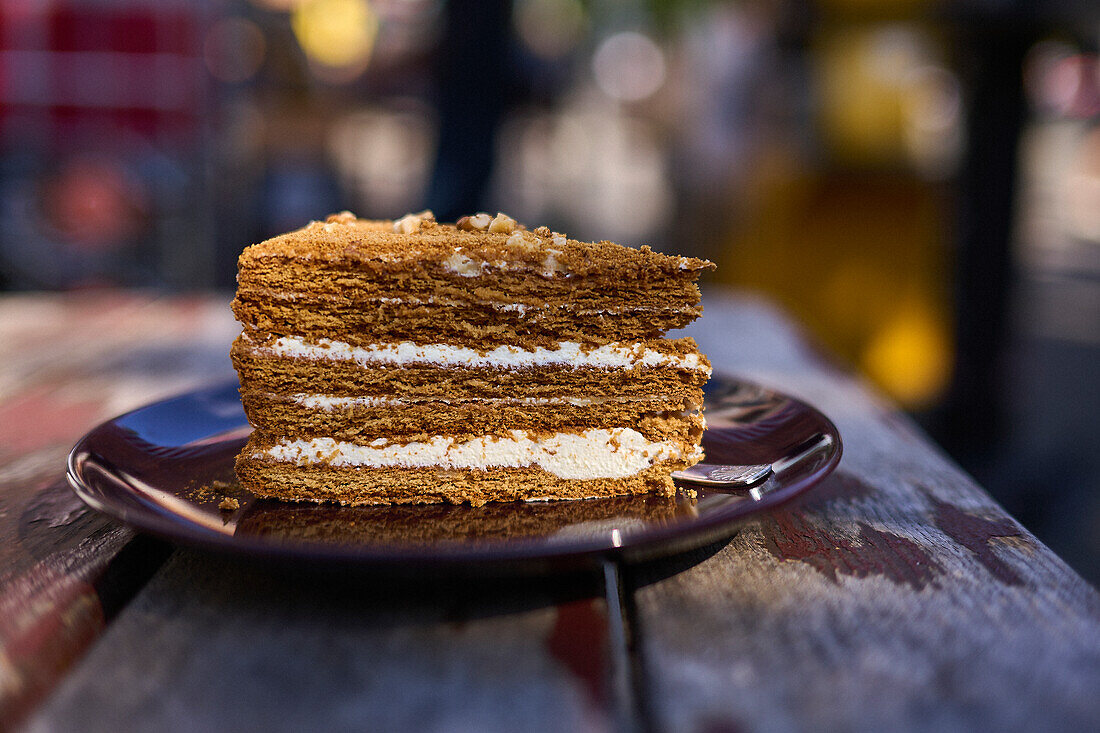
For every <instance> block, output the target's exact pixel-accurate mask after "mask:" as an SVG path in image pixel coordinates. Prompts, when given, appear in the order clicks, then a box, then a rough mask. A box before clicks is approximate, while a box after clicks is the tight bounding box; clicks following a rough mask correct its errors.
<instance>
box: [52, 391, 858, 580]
mask: <svg viewBox="0 0 1100 733" xmlns="http://www.w3.org/2000/svg"><path fill="white" fill-rule="evenodd" d="M706 415H707V425H708V427H707V432H706V434H705V435H704V438H703V449H704V451H705V453H706V459H705V460H706V461H707V462H708V463H719V464H771V466H772V469H773V472H772V474H771V475H770V476H769V478H768V479H767V480H766V481H764V482H763V483H759V484H756V485H755V486H753V487H751V488H747V489H734V490H718V489H714V488H703V487H688V485H686V484H685V485H683V486H682V487H680V489H679V490H678V492H677V495H676V497H675V498H671V499H664V498H661V497H656V496H642V497H617V498H611V499H587V500H578V501H560V502H530V503H522V502H521V503H502V504H488V505H486V506H483V507H476V508H475V507H469V506H451V505H428V506H387V507H340V506H325V505H306V504H292V503H283V502H277V501H271V500H259V499H255V498H254V497H253V496H252V495H251V494H249V493H247V492H245V491H244V490H242V489H241V488H240V487H239V486H237V485H236V482H235V478H234V474H233V461H234V458H235V457H236V454H237V453H238V452H239V451H240V449H241V447H242V446H243V445H244V442H245V440H246V439H247V437H248V434H249V432H250V431H251V429H250V428H249V426H248V423H247V421H246V420H245V416H244V412H243V410H242V408H241V403H240V398H239V395H238V393H237V384H236V382H229V383H225V384H221V385H217V386H213V387H210V388H207V389H202V390H199V391H195V392H190V393H188V394H184V395H181V396H179V397H175V398H172V399H168V400H164V401H162V402H157V403H154V404H151V405H148V406H146V407H142V408H140V409H138V410H135V411H133V412H130V413H127V414H125V415H122V416H120V417H117V418H115V419H114V420H110V421H108V422H105V423H103V424H102V425H100V426H99V427H97V428H95V429H94V430H92V431H91V432H90V433H88V434H87V435H86V436H84V438H83V439H81V441H80V442H79V443H78V444H77V445H76V447H75V448H73V450H72V453H70V454H69V466H68V479H69V483H70V484H71V485H72V487H73V489H74V491H76V493H77V495H78V496H79V497H80V498H81V499H83V500H84V501H85V502H86V503H87V504H88V505H89V506H91V507H92V508H94V509H97V510H99V511H101V512H103V513H105V514H108V515H110V516H112V517H114V518H115V519H118V520H119V521H121V522H123V523H125V524H128V525H130V526H132V527H134V528H135V529H138V530H142V531H145V532H149V533H151V534H154V535H159V536H161V537H164V538H167V539H169V540H172V541H175V542H179V543H182V544H187V545H191V546H197V547H202V548H207V549H212V550H219V551H225V552H232V553H238V554H243V555H246V556H249V557H253V558H258V559H262V560H271V561H276V562H280V563H287V562H290V563H305V564H315V563H316V564H322V565H333V564H337V565H340V564H343V565H356V566H364V567H369V568H372V569H376V570H380V571H395V572H398V573H404V572H421V571H425V570H427V571H431V570H441V571H444V572H451V571H456V570H466V571H473V572H499V571H504V572H509V571H512V570H519V571H522V572H527V571H536V572H537V571H540V570H555V571H557V570H568V569H587V568H595V567H599V566H600V565H601V563H602V562H603V561H605V560H607V559H608V558H610V557H614V558H621V559H623V560H626V561H629V562H635V561H641V560H648V559H653V558H655V557H658V556H661V555H665V554H671V553H675V552H680V551H684V550H688V549H692V548H696V547H701V546H703V545H705V544H708V543H710V542H713V541H715V540H718V539H721V538H723V537H728V536H730V535H732V534H733V533H734V532H735V530H736V527H737V525H738V523H740V522H742V521H744V520H745V519H746V518H748V517H750V516H752V515H754V514H756V513H758V512H760V511H763V510H765V509H768V508H770V507H773V506H776V505H777V504H779V503H781V502H784V501H787V500H789V499H791V498H793V497H794V496H796V495H798V494H800V493H802V492H804V491H806V490H807V489H809V488H810V487H812V486H813V485H814V484H816V483H817V482H819V481H820V480H821V479H823V478H824V477H825V476H826V475H828V474H829V472H830V471H832V470H833V468H834V467H835V466H836V464H837V462H838V461H839V460H840V452H841V443H840V435H839V434H838V433H837V430H836V427H835V426H834V425H833V423H832V422H831V421H830V420H829V419H828V418H826V417H825V416H824V415H822V414H821V413H820V412H818V411H817V410H815V409H814V408H812V407H810V406H809V405H806V404H805V403H803V402H800V401H798V400H796V399H793V398H791V397H787V396H785V395H783V394H780V393H778V392H775V391H772V390H769V389H765V388H763V387H760V386H757V385H755V384H752V383H750V382H745V381H741V380H737V379H731V378H729V377H721V376H718V375H715V377H714V378H713V379H711V381H710V383H709V384H708V385H707V390H706ZM693 494H694V495H693Z"/></svg>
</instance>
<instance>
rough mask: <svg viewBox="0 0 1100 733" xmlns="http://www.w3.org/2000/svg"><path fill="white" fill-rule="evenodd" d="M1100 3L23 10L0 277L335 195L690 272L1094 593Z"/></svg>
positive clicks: (279, 3)
mask: <svg viewBox="0 0 1100 733" xmlns="http://www.w3.org/2000/svg"><path fill="white" fill-rule="evenodd" d="M1098 44H1100V8H1098V7H1097V4H1096V3H1095V2H1087V1H1085V2H1042V3H1039V2H1036V3H1026V2H1014V1H1012V0H966V1H964V0H958V1H955V2H929V1H927V0H816V1H814V2H810V1H808V0H745V1H743V2H716V1H708V0H681V1H679V2H676V1H671V0H670V1H668V2H660V1H659V0H648V1H638V0H635V1H628V0H617V1H612V0H603V1H600V2H597V1H595V0H589V1H587V2H582V1H581V0H514V1H513V0H509V1H505V0H485V1H481V2H475V1H473V0H459V1H453V2H443V1H442V0H226V1H224V2H207V1H205V0H4V2H3V3H2V4H0V130H2V134H0V289H3V290H32V289H34V290H42V289H48V290H71V289H86V288H103V287H112V286H139V287H151V288H159V289H165V290H185V289H208V288H212V287H213V288H224V289H226V290H228V289H229V288H231V287H232V286H233V279H234V275H235V260H236V257H237V254H238V253H239V251H240V250H241V248H242V247H243V246H244V245H246V244H249V243H251V242H255V241H259V240H261V239H263V238H265V237H267V236H270V235H273V234H276V233H280V232H283V231H286V230H289V229H292V228H297V227H299V226H301V225H303V224H305V223H306V222H308V221H309V220H311V219H316V218H321V217H323V216H324V215H325V214H327V213H329V212H333V211H339V210H341V209H351V210H352V211H355V212H356V213H357V214H359V215H360V216H366V217H377V218H394V217H398V216H400V215H402V214H404V213H405V212H408V211H416V210H420V209H423V208H425V207H430V208H432V209H433V210H434V211H435V212H436V214H437V215H438V216H439V218H440V219H453V218H455V217H457V216H460V215H463V214H467V213H471V212H473V211H477V210H486V211H498V210H503V211H506V212H508V213H509V214H511V215H512V216H514V217H516V218H518V219H520V220H522V221H527V222H532V223H533V224H544V223H545V224H548V225H550V226H551V227H552V228H554V229H556V230H559V231H565V232H568V233H570V234H571V235H573V236H576V237H578V238H597V239H600V238H607V239H613V240H617V241H620V242H623V243H630V244H642V243H647V244H651V245H653V246H654V247H656V248H658V249H665V250H672V251H676V252H679V253H683V254H692V255H698V256H705V257H708V258H710V259H712V260H714V261H716V262H717V263H718V264H719V269H718V271H717V273H716V275H715V276H714V277H713V278H712V280H711V282H710V283H709V285H711V286H718V285H721V284H724V285H734V286H738V287H741V288H745V289H750V290H753V291H756V292H760V293H763V294H765V295H766V296H767V297H769V298H771V299H772V300H773V301H775V302H777V303H779V304H780V305H781V306H782V307H784V308H785V309H787V310H788V311H789V312H791V313H792V314H793V315H794V316H795V317H796V318H797V319H799V320H800V321H801V322H802V323H803V324H804V325H805V327H806V329H807V331H808V332H810V333H811V334H812V335H813V337H814V338H815V339H816V340H817V342H818V343H819V344H821V345H822V348H823V350H824V351H826V352H828V353H830V354H831V355H832V358H834V359H835V360H836V361H837V362H838V363H839V364H843V365H844V366H845V367H846V368H851V369H854V370H856V371H858V372H860V373H861V374H863V375H864V376H865V377H867V378H868V379H870V380H872V381H873V382H874V383H875V384H877V385H878V386H879V387H880V388H881V389H882V390H883V391H885V392H886V393H887V394H889V395H890V396H891V397H892V398H893V399H894V400H895V401H896V402H897V403H898V404H900V405H901V406H902V407H904V408H905V409H906V410H908V411H910V412H911V413H912V414H913V415H914V416H915V417H916V418H917V419H918V420H919V421H920V422H921V424H922V425H923V426H924V427H925V428H926V429H927V430H928V431H929V432H930V434H931V435H932V436H933V437H934V438H935V439H936V440H937V441H939V443H940V444H941V445H942V446H943V447H944V448H945V450H946V451H948V452H949V453H950V454H951V455H952V456H953V457H954V458H955V459H956V460H958V461H959V462H960V463H961V464H962V465H963V466H964V467H965V468H966V469H968V470H969V471H970V472H971V473H973V474H974V475H975V476H976V477H977V479H978V480H979V481H980V482H981V483H983V484H984V485H985V486H986V487H987V488H988V489H989V490H990V491H991V492H992V493H993V494H994V495H995V496H996V497H997V498H998V499H999V500H1000V501H1001V502H1002V503H1003V504H1005V506H1006V507H1007V508H1008V510H1009V511H1010V512H1012V513H1013V514H1014V515H1015V516H1017V517H1018V518H1020V519H1021V520H1022V521H1023V522H1024V523H1025V524H1026V525H1027V526H1028V527H1029V528H1030V529H1031V530H1032V531H1034V532H1035V533H1036V534H1037V535H1039V536H1040V537H1041V538H1042V539H1043V540H1044V541H1046V542H1047V543H1048V544H1049V545H1051V546H1052V547H1053V549H1054V550H1055V551H1056V552H1058V553H1059V554H1060V555H1062V557H1064V558H1065V559H1066V560H1068V561H1069V562H1070V563H1071V564H1072V565H1074V567H1075V568H1076V569H1077V570H1078V571H1079V572H1081V573H1082V574H1084V575H1085V576H1086V577H1088V578H1090V579H1091V580H1092V581H1093V582H1094V583H1096V582H1098V581H1100V439H1098V437H1097V436H1098V435H1100V384H1098V382H1100V59H1098V55H1097V47H1098Z"/></svg>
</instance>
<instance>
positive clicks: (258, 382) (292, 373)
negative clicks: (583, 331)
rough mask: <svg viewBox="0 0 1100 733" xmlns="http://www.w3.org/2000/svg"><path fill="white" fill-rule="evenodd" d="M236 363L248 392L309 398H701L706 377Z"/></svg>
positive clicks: (273, 360) (265, 359) (246, 355)
mask: <svg viewBox="0 0 1100 733" xmlns="http://www.w3.org/2000/svg"><path fill="white" fill-rule="evenodd" d="M233 364H234V366H235V367H236V369H237V373H238V374H239V376H240V380H241V385H242V389H244V390H245V391H264V392H273V393H276V394H279V393H289V394H299V393H309V392H311V391H312V390H314V389H316V386H317V385H318V384H323V385H325V391H326V392H327V393H329V394H332V395H346V396H356V397H387V396H396V397H415V398H424V397H445V398H472V397H497V396H500V395H502V394H507V395H509V396H512V397H557V396H559V395H563V394H565V395H576V396H584V395H599V396H604V397H647V396H649V395H655V394H656V395H662V396H665V397H668V398H670V399H676V400H690V401H697V400H698V399H699V398H700V396H701V391H702V389H703V384H704V383H705V382H706V381H707V373H706V372H698V371H685V370H681V369H674V368H669V367H636V368H633V369H569V368H563V367H539V368H533V369H515V370H505V369H493V368H473V369H463V368H445V367H437V366H431V365H417V366H406V367H395V366H387V365H379V366H361V365H359V364H356V363H354V362H344V361H338V362H321V361H311V360H308V359H285V358H281V357H273V356H263V355H257V354H255V353H254V352H248V351H246V352H243V353H242V352H240V351H235V352H234V354H233Z"/></svg>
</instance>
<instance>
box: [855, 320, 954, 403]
mask: <svg viewBox="0 0 1100 733" xmlns="http://www.w3.org/2000/svg"><path fill="white" fill-rule="evenodd" d="M861 361H862V367H863V370H864V372H865V373H866V374H867V375H868V376H870V377H871V378H872V379H873V380H875V381H876V382H877V383H878V384H879V385H881V386H882V387H883V388H884V389H885V390H886V391H887V392H889V393H890V394H891V395H892V396H893V397H894V398H895V399H897V400H898V401H899V402H901V403H902V405H904V406H905V407H908V408H919V407H924V406H927V405H928V404H930V403H931V402H932V401H934V400H935V399H936V397H938V396H939V395H940V393H941V392H942V391H943V389H944V388H945V387H946V386H947V381H948V377H950V372H951V345H950V339H949V336H948V332H947V328H946V326H945V325H944V324H943V323H941V322H940V321H939V320H938V319H937V318H936V317H935V315H934V314H933V313H932V310H931V309H930V308H928V307H920V306H916V305H909V306H905V307H903V308H902V309H901V310H900V311H899V312H898V313H897V314H895V315H894V317H893V318H891V319H890V320H888V321H887V322H886V323H884V324H883V325H882V326H881V327H880V328H879V330H878V332H877V333H875V334H874V335H873V336H872V338H871V340H870V342H869V343H868V344H867V346H866V348H865V349H864V351H863V356H862V359H861Z"/></svg>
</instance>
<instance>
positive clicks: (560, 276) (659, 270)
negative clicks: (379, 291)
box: [238, 215, 714, 295]
mask: <svg viewBox="0 0 1100 733" xmlns="http://www.w3.org/2000/svg"><path fill="white" fill-rule="evenodd" d="M332 219H333V220H332V221H328V222H312V223H310V224H309V225H308V226H306V227H303V228H302V229H299V230H297V231H293V232H288V233H287V234H283V235H281V236H278V237H274V238H272V239H269V240H266V241H264V242H261V243H260V244H255V245H252V246H251V247H247V248H245V250H244V252H242V253H241V256H240V259H239V261H238V267H239V271H240V284H241V285H242V286H244V287H246V288H249V287H253V286H260V287H269V288H274V289H277V290H282V291H286V292H297V287H294V284H298V285H299V286H300V285H301V283H302V279H301V278H295V277H293V275H294V274H296V273H295V269H296V268H295V267H294V265H295V264H296V263H297V264H298V265H299V266H300V268H301V269H303V270H305V271H307V272H308V275H309V277H308V278H307V280H308V281H309V282H310V283H312V286H311V287H315V288H318V289H319V290H317V291H316V292H321V291H327V292H340V293H348V292H351V293H354V291H355V288H356V285H357V283H356V282H355V281H354V280H348V281H345V279H346V278H348V277H349V276H351V275H352V273H361V274H363V275H366V276H367V278H366V280H365V282H368V283H370V282H373V281H375V280H377V279H379V278H381V279H383V280H386V281H392V282H402V281H412V280H417V279H421V278H423V277H425V276H429V277H430V276H434V275H439V276H440V277H443V278H447V279H450V280H452V281H455V282H457V281H456V280H454V278H456V277H457V278H465V279H468V280H470V281H479V280H484V281H486V283H487V284H492V285H496V286H500V285H502V284H505V283H508V282H509V280H510V279H511V278H513V277H514V276H518V277H515V278H514V279H513V280H512V282H513V283H514V284H515V283H526V282H527V280H526V276H527V275H535V276H537V277H539V278H540V279H541V280H543V281H545V282H547V283H554V282H557V283H559V284H560V283H561V282H562V281H566V280H583V279H585V278H600V277H606V278H609V279H610V281H611V282H610V283H609V284H610V285H611V286H612V287H616V286H618V287H626V285H625V284H626V283H630V282H639V283H640V282H652V283H653V284H654V285H655V286H658V287H659V286H660V284H661V283H664V282H670V281H680V282H693V281H694V280H695V279H696V278H697V277H698V275H699V273H700V272H702V271H703V270H707V269H713V267H714V264H713V263H710V262H707V261H705V260H698V259H693V258H690V257H675V256H669V255H664V254H661V253H658V252H654V251H652V250H651V249H649V248H648V247H641V248H639V249H632V248H630V247H623V246H621V245H618V244H614V243H612V242H580V241H577V240H574V239H569V238H568V237H565V236H563V235H560V234H555V233H552V232H550V231H549V230H545V229H538V230H535V231H533V232H529V231H525V230H523V229H522V227H519V228H518V229H514V227H513V226H512V225H509V226H508V230H507V231H491V230H490V231H470V230H463V229H459V228H458V227H456V226H454V225H449V224H438V223H436V222H435V221H434V220H433V219H430V218H425V219H422V220H419V221H417V222H416V224H415V226H412V227H409V229H408V231H397V229H399V228H400V227H395V226H394V223H393V222H387V221H370V220H362V219H355V218H354V217H352V216H350V215H348V216H337V217H332ZM512 224H514V222H512ZM334 275H335V277H333V276H334ZM288 276H289V277H290V280H289V282H288V280H287V279H286V278H287V277H288ZM477 284H480V283H477ZM477 284H475V287H476V286H477ZM288 285H290V286H289V287H288ZM368 287H369V286H368ZM526 290H527V288H525V287H521V288H520V291H523V292H525V291H526ZM509 295H511V293H510V294H509Z"/></svg>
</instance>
